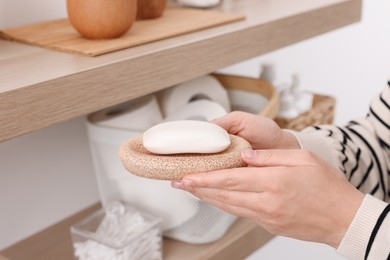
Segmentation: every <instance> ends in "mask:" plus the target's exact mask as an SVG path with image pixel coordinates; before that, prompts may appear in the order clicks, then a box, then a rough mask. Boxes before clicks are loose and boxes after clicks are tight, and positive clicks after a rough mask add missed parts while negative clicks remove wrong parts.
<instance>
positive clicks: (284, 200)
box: [172, 150, 364, 247]
mask: <svg viewBox="0 0 390 260" xmlns="http://www.w3.org/2000/svg"><path fill="white" fill-rule="evenodd" d="M242 158H243V160H244V161H245V162H246V163H247V164H248V165H249V167H245V168H235V169H226V170H219V171H213V172H205V173H196V174H188V175H186V176H185V177H184V178H183V179H182V181H181V182H172V186H173V187H175V188H179V189H183V190H186V191H189V192H191V193H192V194H193V195H195V196H197V197H199V198H200V199H201V200H203V201H205V202H207V203H209V204H211V205H214V206H216V207H218V208H220V209H222V210H224V211H226V212H228V213H231V214H234V215H237V216H241V217H247V218H251V219H253V220H255V221H256V222H257V223H259V224H260V225H261V226H262V227H263V228H265V229H266V230H268V231H269V232H271V233H273V234H276V235H283V236H289V237H293V238H297V239H301V240H307V241H313V242H321V243H326V244H328V245H331V246H333V247H338V245H339V243H340V242H341V240H342V238H343V237H344V234H345V233H346V231H347V230H348V227H349V225H350V223H351V222H352V220H353V218H354V216H355V214H356V211H357V210H358V208H359V206H360V204H361V202H362V200H363V197H364V195H363V194H362V193H361V192H359V191H358V190H357V189H355V187H353V186H352V185H351V184H350V183H349V182H348V181H347V180H346V179H345V177H344V175H343V174H342V173H341V172H339V171H338V170H336V169H334V168H333V167H332V166H330V165H329V164H327V163H326V162H325V161H323V160H322V159H321V158H319V157H318V156H316V155H315V154H313V153H311V152H308V151H304V150H257V151H252V150H246V151H243V152H242Z"/></svg>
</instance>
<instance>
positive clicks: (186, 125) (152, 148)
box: [143, 120, 230, 154]
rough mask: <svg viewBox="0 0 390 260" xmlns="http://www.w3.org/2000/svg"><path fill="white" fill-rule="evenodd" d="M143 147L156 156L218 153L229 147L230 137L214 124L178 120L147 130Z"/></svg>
mask: <svg viewBox="0 0 390 260" xmlns="http://www.w3.org/2000/svg"><path fill="white" fill-rule="evenodd" d="M143 145H144V147H145V148H146V149H147V150H148V151H149V152H152V153H157V154H181V153H218V152H221V151H223V150H225V149H226V148H228V147H229V145H230V137H229V134H228V133H227V132H226V131H225V129H223V128H222V127H220V126H218V125H216V124H213V123H209V122H204V121H196V120H179V121H171V122H166V123H161V124H158V125H155V126H153V127H151V128H149V129H148V130H147V131H146V132H145V133H144V135H143Z"/></svg>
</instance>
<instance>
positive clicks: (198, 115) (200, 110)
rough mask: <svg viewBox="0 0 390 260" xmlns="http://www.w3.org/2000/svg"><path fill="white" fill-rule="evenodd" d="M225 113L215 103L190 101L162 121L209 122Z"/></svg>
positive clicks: (203, 100) (221, 107)
mask: <svg viewBox="0 0 390 260" xmlns="http://www.w3.org/2000/svg"><path fill="white" fill-rule="evenodd" d="M226 114H227V112H226V110H225V108H223V106H222V105H220V104H218V103H217V102H214V101H211V100H207V99H201V100H195V101H192V102H190V103H188V104H186V105H184V106H183V107H181V108H179V109H178V110H177V111H176V112H173V113H172V114H170V115H169V116H167V117H166V118H165V119H164V121H165V122H168V121H176V120H199V121H211V120H213V119H216V118H218V117H221V116H224V115H226Z"/></svg>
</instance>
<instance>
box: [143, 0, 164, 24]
mask: <svg viewBox="0 0 390 260" xmlns="http://www.w3.org/2000/svg"><path fill="white" fill-rule="evenodd" d="M167 2H168V1H167V0H138V4H137V5H138V6H137V19H154V18H158V17H160V16H162V15H163V13H164V10H165V8H166V6H167Z"/></svg>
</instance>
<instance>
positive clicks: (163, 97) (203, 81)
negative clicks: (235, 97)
mask: <svg viewBox="0 0 390 260" xmlns="http://www.w3.org/2000/svg"><path fill="white" fill-rule="evenodd" d="M201 99H206V100H212V101H214V102H217V103H219V104H220V105H222V107H223V108H224V109H225V110H226V111H227V112H230V101H229V97H228V94H227V90H226V89H225V88H224V87H223V86H222V84H221V83H220V82H219V81H218V80H217V79H216V78H214V77H212V76H202V77H199V78H196V79H193V80H190V81H187V82H184V83H182V84H179V85H176V86H173V87H171V88H168V89H166V90H163V91H161V92H160V93H159V94H158V100H159V102H160V107H161V110H162V113H163V116H165V117H168V116H170V115H171V114H172V113H175V112H176V111H177V110H178V109H180V108H181V107H183V106H184V105H186V104H188V103H190V102H191V101H195V100H201Z"/></svg>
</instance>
